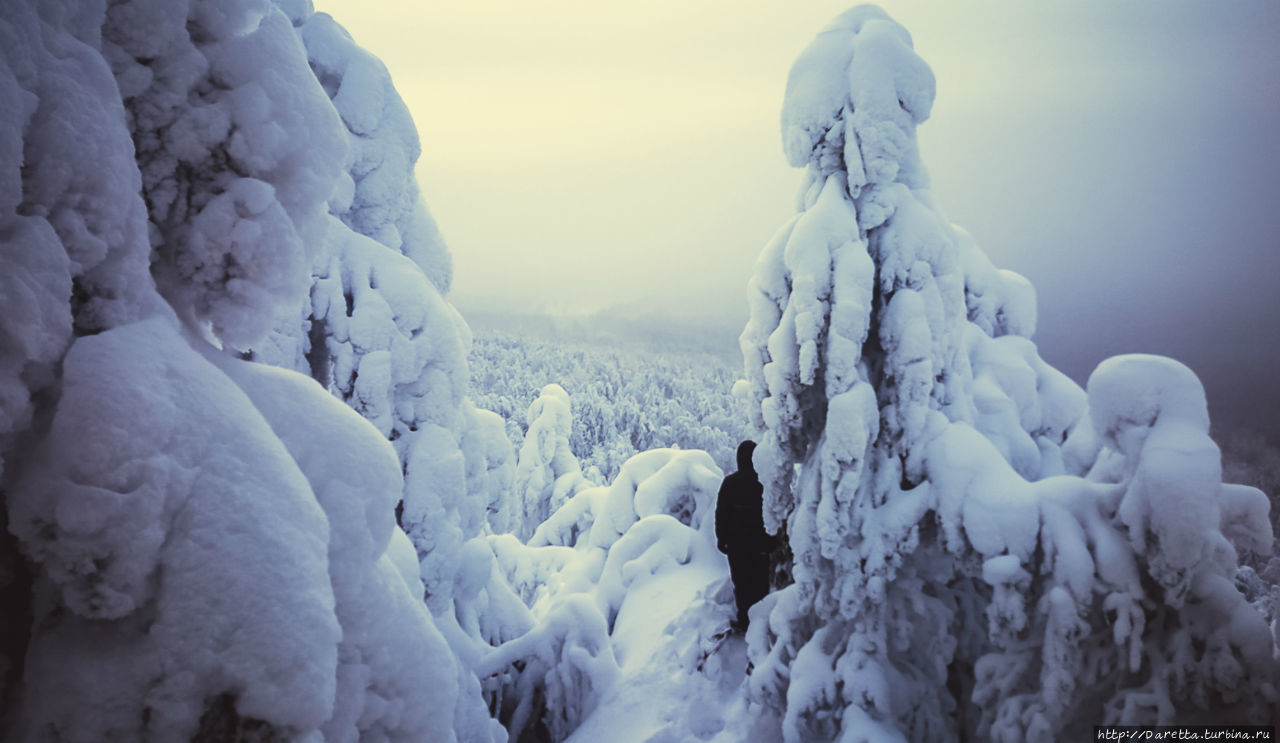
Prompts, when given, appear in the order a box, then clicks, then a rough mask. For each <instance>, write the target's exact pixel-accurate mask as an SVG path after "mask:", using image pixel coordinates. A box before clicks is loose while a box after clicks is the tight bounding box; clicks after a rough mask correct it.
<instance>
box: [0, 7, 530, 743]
mask: <svg viewBox="0 0 1280 743" xmlns="http://www.w3.org/2000/svg"><path fill="white" fill-rule="evenodd" d="M0 40H2V42H3V43H0V100H2V101H4V105H0V118H2V119H3V125H0V241H2V242H3V250H2V251H0V291H2V292H3V296H4V299H5V308H6V312H5V313H4V316H3V318H0V339H3V346H2V348H0V463H2V464H3V469H2V470H0V472H2V473H3V478H4V479H3V481H2V483H3V484H2V485H0V487H2V488H3V490H0V496H2V499H3V509H2V510H3V523H4V524H5V526H6V533H7V534H6V537H5V540H4V542H3V544H2V545H0V566H2V567H3V571H2V572H3V577H0V591H2V592H3V593H2V594H0V595H3V597H4V599H5V609H4V622H3V626H4V628H5V629H6V638H5V643H4V645H3V646H2V647H0V652H3V654H4V657H3V658H2V659H0V661H2V662H0V672H2V673H3V674H4V677H3V689H2V690H0V699H3V700H4V701H3V708H2V709H0V720H3V724H4V725H5V727H6V729H5V730H3V731H0V737H5V738H6V739H9V738H12V739H15V740H62V741H101V740H163V741H168V740H187V739H197V740H214V739H216V740H250V739H252V740H286V739H287V740H308V741H318V740H330V741H354V740H412V741H419V740H454V739H459V740H499V739H501V738H502V737H503V731H502V730H501V728H500V726H499V725H498V724H497V723H496V722H494V721H492V720H490V719H489V717H488V714H487V712H486V710H485V708H484V703H483V700H482V698H481V696H480V693H479V691H480V690H479V682H478V680H477V679H476V677H475V676H474V674H473V673H472V671H471V666H470V664H469V663H466V662H459V661H458V659H457V657H456V655H455V650H454V649H452V648H451V646H450V645H449V643H448V642H447V641H446V639H445V636H444V634H442V631H441V630H442V629H443V630H446V631H452V628H451V627H450V626H449V625H448V623H447V622H446V623H444V624H443V625H442V624H441V623H440V622H439V621H438V620H437V619H436V618H434V617H433V616H432V614H431V613H430V612H429V611H428V610H427V608H426V606H425V605H424V604H423V603H422V597H423V595H424V593H425V592H426V591H427V590H432V591H434V594H433V595H436V596H439V595H441V594H445V595H446V597H447V591H448V586H449V584H450V582H451V581H452V575H451V574H450V571H456V569H457V564H456V561H457V552H456V550H454V551H452V552H451V551H450V550H448V549H442V548H439V547H442V546H444V545H446V544H449V543H450V542H452V543H454V544H456V545H460V544H461V542H462V541H463V539H464V538H466V537H469V536H471V535H473V534H478V533H480V532H481V531H482V530H483V529H484V524H485V520H486V515H487V512H488V511H489V510H492V509H491V506H492V503H493V502H494V501H495V500H496V497H495V494H496V493H499V492H506V491H507V490H509V488H510V483H511V478H512V474H513V469H514V458H513V456H512V452H511V447H510V444H509V442H507V441H506V438H505V436H503V434H502V421H501V420H500V419H499V418H498V417H497V416H495V415H493V414H488V413H484V412H482V411H477V410H476V409H474V407H473V406H471V405H470V404H469V403H467V402H466V400H465V398H464V397H463V393H464V392H465V383H466V378H467V371H466V362H465V358H466V353H467V345H468V342H469V341H468V333H467V331H466V328H465V325H464V324H463V323H461V321H460V320H459V319H458V317H457V313H456V312H454V311H453V309H452V307H451V306H449V305H448V303H447V302H445V301H444V300H443V299H442V298H441V296H440V292H441V291H443V290H444V289H446V288H447V285H448V275H449V268H448V257H447V252H446V251H445V250H444V247H443V243H442V242H441V241H440V240H439V237H438V234H437V233H436V231H435V228H434V225H433V223H432V222H431V220H430V217H429V216H428V215H427V213H426V211H425V207H423V206H422V204H421V202H420V199H419V198H418V196H417V193H416V186H414V184H413V178H412V165H413V161H414V159H415V158H416V156H417V152H418V150H417V140H416V134H414V133H413V130H412V125H411V123H410V122H409V120H408V116H407V114H406V113H405V111H404V107H403V104H402V103H400V101H399V98H398V97H397V96H395V94H394V91H393V89H392V88H391V85H390V80H389V78H388V77H387V76H386V73H385V70H383V69H382V68H381V66H380V65H379V64H378V63H377V62H376V60H373V59H372V58H371V57H369V56H368V55H367V54H365V53H364V52H362V51H360V50H359V49H358V47H355V45H354V44H353V43H352V42H351V40H350V39H349V37H346V36H345V34H344V33H343V32H342V31H341V29H340V28H339V27H338V26H337V25H336V24H334V23H333V22H332V20H331V19H328V18H327V17H326V16H322V15H313V14H312V13H311V9H310V6H309V3H306V2H289V3H282V4H281V5H280V6H277V5H276V4H273V3H271V2H267V1H265V0H238V1H237V2H234V3H227V2H213V1H208V2H205V1H193V2H189V3H188V2H182V3H167V2H155V1H154V0H132V1H123V2H113V3H110V5H109V7H104V5H103V4H95V3H78V2H70V1H67V2H61V1H56V2H46V1H45V0H40V2H38V3H37V2H34V1H32V2H28V1H27V0H15V1H14V2H6V3H3V4H0ZM304 42H305V44H304ZM346 76H350V77H351V79H352V82H351V84H350V85H348V86H344V85H343V81H344V80H345V79H346ZM318 78H319V79H318ZM343 90H347V91H348V92H347V93H345V94H344V93H343ZM330 310H332V311H330ZM312 341H315V343H312ZM247 359H253V361H249V360H247ZM260 361H268V362H271V363H275V364H278V365H281V366H284V367H288V368H286V369H276V368H271V367H269V366H266V365H264V364H262V363H255V362H260ZM290 369H292V370H290ZM297 371H303V372H306V373H307V374H308V375H314V376H316V377H317V378H319V379H320V380H321V381H322V382H323V383H325V384H328V385H329V386H330V387H331V388H332V389H333V390H334V391H335V392H338V393H339V396H340V397H341V401H340V400H339V399H335V397H334V396H332V395H329V394H327V393H326V392H325V390H324V388H323V387H321V386H318V385H316V384H315V383H314V382H313V381H312V380H311V379H308V378H307V376H304V375H302V374H298V373H297ZM343 401H345V402H347V403H349V405H350V407H348V405H344V404H343ZM350 408H354V409H355V412H353V411H352V410H351V409H350ZM357 413H359V415H358V414H357ZM362 416H363V417H362ZM410 432H412V433H416V434H417V435H416V436H410V435H408V433H410ZM388 439H392V440H394V442H395V444H394V445H393V444H392V443H389V442H388ZM397 449H398V450H397ZM406 494H407V495H406ZM464 496H465V497H464ZM402 498H403V499H404V500H405V501H406V507H405V511H406V513H407V514H409V515H410V517H413V518H416V519H417V520H416V521H414V520H413V518H410V519H409V520H407V522H406V523H408V524H410V526H411V527H417V528H416V531H415V534H416V535H417V536H418V537H419V543H418V545H417V546H418V551H420V552H433V555H434V556H435V559H436V560H437V561H436V562H430V561H427V564H424V565H423V566H422V567H423V568H429V569H427V570H426V571H425V577H426V579H427V585H424V584H423V581H422V580H421V579H420V577H419V566H418V564H417V563H418V560H417V558H416V556H414V554H413V553H414V548H413V546H411V545H410V544H409V541H408V539H407V538H406V536H405V535H404V533H403V532H401V531H400V529H399V528H397V526H396V524H395V516H394V513H395V505H396V503H397V501H399V500H401V499H402ZM427 523H430V524H431V528H423V526H422V525H423V524H427ZM8 534H11V535H12V539H10V538H9V536H8ZM423 540H427V541H430V540H435V542H434V544H433V545H428V546H424V544H423ZM19 554H20V555H21V557H19ZM430 568H434V569H435V571H436V572H432V570H431V569H430ZM440 603H442V604H443V605H444V607H445V608H446V609H447V608H448V607H449V604H448V602H447V601H442V602H440ZM448 618H449V619H450V620H451V619H452V613H451V612H450V613H449V614H448Z"/></svg>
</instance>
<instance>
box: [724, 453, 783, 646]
mask: <svg viewBox="0 0 1280 743" xmlns="http://www.w3.org/2000/svg"><path fill="white" fill-rule="evenodd" d="M755 448H756V442H754V441H744V442H742V443H741V444H739V445H738V471H737V472H734V473H733V474H731V475H729V476H728V477H726V478H724V482H723V483H721V484H720V493H719V494H718V495H717V496H716V541H717V543H718V544H717V546H718V547H719V548H720V551H721V552H723V553H725V554H726V555H728V556H729V577H730V578H732V579H733V597H734V599H735V600H736V601H737V604H738V617H737V619H736V620H735V621H734V622H733V628H734V629H735V630H738V631H744V630H746V628H747V609H749V608H750V607H751V605H752V604H754V603H755V602H757V601H759V600H760V599H762V598H764V597H765V595H766V594H768V593H769V552H770V551H771V550H772V549H773V547H774V538H773V537H771V536H769V533H768V532H766V531H765V530H764V509H763V497H764V486H762V485H761V484H760V478H759V476H758V475H756V469H755V466H754V465H753V464H752V463H751V454H752V452H754V451H755Z"/></svg>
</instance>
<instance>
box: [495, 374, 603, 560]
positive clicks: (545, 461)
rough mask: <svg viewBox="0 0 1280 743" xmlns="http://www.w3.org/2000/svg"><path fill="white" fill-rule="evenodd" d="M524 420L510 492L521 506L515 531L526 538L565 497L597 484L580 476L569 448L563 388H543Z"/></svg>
mask: <svg viewBox="0 0 1280 743" xmlns="http://www.w3.org/2000/svg"><path fill="white" fill-rule="evenodd" d="M525 422H526V423H527V424H528V429H527V433H526V434H525V437H524V444H523V445H522V446H521V447H520V458H519V459H518V460H517V461H516V490H515V494H514V495H515V497H516V498H518V499H519V500H520V505H521V517H520V525H521V526H520V529H519V530H518V531H517V532H516V533H517V535H518V536H519V537H520V538H521V539H523V540H528V539H529V537H530V536H532V534H533V530H534V529H536V528H538V525H539V524H541V523H542V522H543V521H546V519H547V517H548V516H550V515H551V514H552V513H554V512H555V511H556V510H557V509H559V508H560V506H561V505H563V504H564V502H565V501H566V500H568V499H569V498H571V497H572V496H573V495H574V494H575V493H577V492H578V491H580V490H582V489H583V488H586V487H590V486H591V485H593V484H598V483H592V482H591V481H590V480H588V479H587V478H586V477H584V476H583V474H582V468H581V467H580V466H579V465H578V459H577V458H576V457H574V456H573V452H572V451H570V450H569V431H570V430H571V429H572V427H573V413H572V410H571V403H570V401H569V395H568V394H567V393H565V391H564V388H563V387H561V386H560V385H558V384H549V385H547V386H546V387H543V388H542V392H540V393H539V394H538V399H536V400H534V401H533V404H532V405H530V406H529V411H528V412H527V413H525Z"/></svg>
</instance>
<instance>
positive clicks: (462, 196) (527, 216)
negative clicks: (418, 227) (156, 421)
mask: <svg viewBox="0 0 1280 743" xmlns="http://www.w3.org/2000/svg"><path fill="white" fill-rule="evenodd" d="M899 5H901V6H902V7H897V8H891V9H890V10H891V12H894V13H895V14H896V15H898V16H899V20H901V21H903V22H904V23H908V25H910V18H911V17H912V16H913V15H914V16H917V17H919V18H920V19H925V20H927V23H924V22H923V21H922V22H921V24H919V25H925V26H926V29H925V31H926V32H927V31H928V29H929V28H934V29H938V28H946V27H947V26H949V25H951V24H953V23H955V22H958V21H960V20H961V19H963V18H964V17H965V13H961V12H955V11H948V10H945V8H947V7H948V6H946V5H940V6H937V7H934V6H931V5H930V4H927V3H918V2H916V3H909V4H901V3H900V4H899ZM846 6H847V3H845V2H843V1H837V2H832V1H830V0H820V1H818V2H809V3H783V2H749V1H748V2H741V1H738V2H729V1H728V0H712V1H707V2H681V1H678V0H653V1H650V2H569V1H568V0H555V1H552V2H514V1H511V0H481V1H477V2H465V3H463V2H444V3H434V4H422V3H414V2H386V1H375V0H360V1H359V2H354V1H352V0H320V1H319V2H317V3H316V7H317V9H318V10H322V11H326V12H330V13H331V14H333V15H334V16H335V17H336V18H337V19H338V20H339V22H341V23H342V24H343V25H345V26H346V27H347V28H348V30H349V31H351V33H352V34H353V36H354V37H355V38H356V40H357V41H358V42H359V43H361V44H362V45H364V46H365V47H367V48H369V49H371V50H372V51H373V52H374V53H376V54H378V55H379V56H380V57H381V58H382V59H383V61H384V62H385V63H386V64H387V66H388V68H389V69H390V70H391V73H392V77H393V79H394V81H395V83H396V86H397V88H398V90H399V91H400V93H401V95H402V96H403V97H404V98H405V100H406V102H407V103H408V105H409V107H410V110H411V111H412V112H413V114H414V118H415V121H416V122H417V125H418V129H419V132H420V134H421V138H422V142H423V156H422V159H421V161H420V165H419V178H420V180H421V182H422V185H423V190H424V194H425V196H426V199H427V203H428V206H429V207H430V208H431V209H432V212H433V213H434V214H435V216H436V218H437V220H438V221H439V223H440V226H441V229H442V231H443V232H444V234H445V237H446V239H447V240H448V242H449V244H450V246H451V249H452V251H453V254H454V261H455V266H456V271H455V276H456V279H455V282H456V283H455V300H456V301H458V302H459V303H460V304H461V305H463V306H467V305H474V304H477V303H485V304H490V303H493V304H498V305H503V304H507V303H510V304H512V305H515V306H519V307H526V308H528V307H539V308H543V309H551V310H555V311H570V312H572V311H585V310H591V309H595V308H598V307H601V306H604V305H607V304H609V303H612V302H617V301H625V300H628V299H634V298H637V297H643V296H645V295H649V294H657V293H669V292H674V293H676V294H681V295H693V294H700V293H704V292H706V293H708V294H709V295H710V296H711V297H712V299H711V300H709V301H707V302H703V303H701V304H702V305H703V306H702V307H701V310H702V311H705V312H708V313H713V314H726V315H733V316H736V315H737V314H738V313H739V312H740V311H741V306H740V305H741V304H742V299H741V298H742V296H743V290H742V287H743V286H744V285H745V283H746V279H747V277H748V276H749V274H750V271H751V268H752V266H753V265H754V261H755V256H756V254H757V253H758V252H759V249H760V247H761V246H762V245H763V244H764V242H765V241H766V240H767V239H768V238H769V236H770V235H771V234H772V233H773V231H774V230H775V229H777V228H778V227H779V226H780V225H781V224H782V222H783V221H784V220H785V219H786V218H787V216H789V215H790V213H791V211H792V204H793V201H794V191H795V187H796V183H797V175H796V174H795V173H794V172H793V171H791V170H790V169H789V168H787V167H786V165H785V163H784V161H783V158H782V154H781V148H780V145H779V143H778V142H779V135H778V131H777V130H778V124H777V122H778V113H779V107H780V105H781V99H782V92H783V88H784V85H785V81H786V75H787V71H788V69H789V68H790V64H791V62H792V60H793V59H794V58H795V56H796V55H797V54H798V53H799V51H800V50H801V49H802V48H803V47H804V45H805V44H807V43H808V41H809V39H811V38H812V37H813V35H814V34H815V33H816V32H817V31H818V30H819V29H820V28H821V27H822V26H823V25H824V24H825V23H826V22H827V21H828V20H830V18H832V17H834V16H835V15H836V14H838V13H839V12H841V11H842V10H844V9H845V7H846ZM940 9H943V10H940ZM940 13H941V15H939V14H940ZM913 32H915V30H914V29H913ZM965 43H966V42H965V41H964V39H962V38H960V37H956V36H952V35H949V34H938V35H937V36H936V38H929V39H918V40H917V44H918V45H921V44H925V45H926V46H928V47H930V49H922V51H926V53H927V52H928V51H930V50H932V51H933V52H934V54H935V55H937V56H943V57H945V58H947V59H951V60H953V61H951V62H949V63H948V65H947V68H946V69H945V70H940V71H939V78H940V80H941V81H942V84H940V86H939V88H940V95H939V101H940V104H939V105H938V106H937V107H935V111H938V112H939V116H945V115H946V114H948V113H954V112H956V111H959V110H961V109H962V108H964V107H965V105H966V104H965V101H964V99H963V98H961V97H959V96H956V95H954V92H953V93H952V95H950V96H949V95H948V91H956V90H957V89H960V88H961V87H963V88H965V89H967V90H969V91H970V92H973V91H974V90H977V89H980V88H981V87H982V86H983V85H984V84H985V83H984V82H983V81H984V80H985V74H986V73H988V72H989V68H990V67H991V66H992V65H993V64H998V63H999V60H998V59H993V58H989V57H975V56H972V55H967V56H966V55H964V54H963V53H962V52H963V50H964V47H965ZM955 59H959V60H960V61H959V62H956V61H954V60H955ZM1007 73H1008V75H1012V76H1014V77H1016V76H1017V73H1018V70H1017V69H1016V68H1014V67H1010V68H1009V69H1008V70H1007ZM965 77H967V78H968V80H964V79H963V78H965ZM956 78H960V81H959V82H956V83H954V84H951V85H948V84H947V83H949V82H951V81H952V80H953V79H956ZM975 97H976V96H975ZM673 267H675V268H676V269H677V270H676V271H674V272H673V271H672V270H671V269H672V268H673Z"/></svg>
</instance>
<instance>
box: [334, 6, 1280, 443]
mask: <svg viewBox="0 0 1280 743" xmlns="http://www.w3.org/2000/svg"><path fill="white" fill-rule="evenodd" d="M848 5H849V4H848V3H845V2H830V1H828V0H815V1H809V2H782V1H781V0H774V1H770V2H763V1H751V0H733V1H732V2H730V1H729V0H643V1H640V0H636V1H634V2H633V1H631V0H627V1H626V2H616V1H614V0H610V1H609V2H570V1H568V0H550V1H547V0H539V1H538V2H530V1H529V0H465V1H464V0H447V1H441V2H433V3H419V2H411V1H408V0H405V1H403V2H379V1H377V0H358V1H357V0H316V7H317V9H318V10H322V11H328V12H330V13H332V14H333V15H334V16H335V17H336V18H337V19H338V20H339V21H340V22H341V23H343V25H345V26H346V27H347V28H348V29H349V30H350V31H351V32H352V34H353V35H354V36H355V38H356V40H357V41H358V42H360V43H361V44H362V45H364V46H365V47H367V48H369V49H371V50H372V51H373V52H374V53H376V54H378V55H379V56H380V57H381V58H382V59H383V61H384V62H385V63H386V64H387V66H388V67H389V69H390V70H391V74H392V77H393V79H394V81H395V83H396V86H397V88H398V89H399V91H400V93H401V95H402V96H403V97H404V98H405V100H406V102H407V103H408V105H409V108H410V110H411V111H412V112H413V115H414V118H415V120H416V122H417V125H418V129H419V132H420V134H421V138H422V145H423V156H422V159H421V161H420V163H419V168H418V173H419V179H420V181H421V183H422V187H423V191H424V195H425V198H426V200H427V204H428V206H429V207H430V209H431V210H432V212H433V214H434V215H435V217H436V219H437V221H438V222H439V224H440V228H441V230H442V231H443V233H444V235H445V238H446V240H447V242H448V243H449V245H450V248H451V250H452V252H453V256H454V268H455V283H454V290H453V295H452V296H453V299H454V301H455V303H457V304H458V305H459V307H460V308H461V309H462V310H463V311H464V314H465V312H466V311H467V309H469V308H475V307H496V308H499V309H518V310H543V311H554V312H566V313H572V312H586V311H591V310H595V309H599V308H601V307H604V306H606V305H609V304H613V303H619V302H627V301H632V300H638V299H643V298H646V297H654V296H660V297H664V298H669V299H668V301H669V302H672V303H675V302H679V303H680V305H681V306H682V307H684V308H686V310H687V311H688V312H696V313H698V314H701V315H705V316H709V317H726V316H727V317H729V318H731V319H735V318H736V319H742V318H745V312H746V310H745V300H744V287H745V285H746V282H747V278H748V277H749V275H750V273H751V270H752V267H753V264H754V262H755V258H756V256H757V255H758V253H759V251H760V249H761V248H762V247H763V246H764V244H765V242H766V241H767V240H768V239H769V237H770V236H771V235H772V234H773V232H774V231H775V230H777V229H778V228H779V227H780V226H781V225H782V224H783V222H784V221H785V220H786V219H787V218H788V217H789V216H790V214H791V213H792V212H793V210H794V201H795V191H796V188H797V185H798V183H799V173H798V171H794V170H792V169H790V168H788V167H787V166H786V163H785V161H784V159H783V156H782V151H781V145H780V135H779V131H778V113H779V108H780V105H781V100H782V93H783V89H784V87H785V82H786V75H787V71H788V69H789V68H790V65H791V62H792V61H793V60H794V59H795V57H796V55H797V54H799V52H800V51H801V49H803V48H804V46H805V45H806V44H807V43H808V41H809V40H810V39H811V38H812V37H813V35H814V34H815V33H816V32H817V31H818V30H819V29H820V28H821V27H822V26H823V25H824V24H825V23H826V22H827V21H828V20H829V19H830V18H832V17H834V16H835V15H836V14H838V13H839V12H841V11H843V10H844V9H845V8H846V7H848ZM882 5H883V7H884V8H885V9H886V10H887V11H888V12H889V13H890V14H891V15H892V16H894V18H895V19H897V20H898V21H899V22H901V23H902V24H903V25H905V26H906V27H907V28H908V29H909V30H910V32H911V34H912V35H913V37H914V40H915V47H916V51H917V52H918V53H919V54H920V55H921V56H922V57H923V58H924V59H925V60H926V61H927V62H928V63H929V64H930V65H931V66H932V67H933V70H934V74H935V76H936V77H937V82H938V96H937V100H936V102H935V104H934V108H933V117H932V118H931V119H930V120H929V121H928V122H926V123H925V124H924V125H923V126H922V127H921V129H920V143H921V150H922V154H923V157H924V161H925V164H926V165H927V167H928V168H929V170H930V172H931V174H932V176H933V186H934V192H935V195H936V197H937V200H938V202H939V203H940V204H941V206H942V207H943V209H944V210H945V211H946V212H947V216H948V217H949V218H950V219H951V220H952V221H954V222H956V223H957V224H960V225H962V226H963V227H965V228H966V229H968V230H969V231H970V232H971V233H972V234H973V235H974V236H975V238H976V239H977V240H978V242H979V244H980V245H981V246H982V247H983V248H984V249H985V250H986V252H987V253H988V254H989V255H990V256H991V258H992V260H993V261H995V263H996V264H997V265H998V266H1001V267H1004V268H1010V269H1013V270H1015V271H1018V272H1020V273H1022V274H1024V275H1026V276H1027V277H1029V278H1030V279H1031V280H1032V282H1033V283H1034V284H1035V285H1036V287H1037V289H1038V290H1039V311H1040V330H1039V332H1038V334H1037V338H1036V339H1037V341H1038V343H1039V344H1040V346H1041V349H1042V353H1043V354H1044V355H1045V357H1046V358H1047V359H1048V360H1050V361H1051V362H1052V363H1054V364H1055V365H1057V366H1058V367H1059V368H1062V369H1063V370H1064V371H1067V372H1068V373H1070V374H1072V375H1073V376H1075V377H1076V378H1077V379H1078V380H1079V381H1081V382H1083V381H1084V379H1085V378H1086V377H1087V375H1088V373H1089V371H1090V370H1092V368H1093V367H1094V365H1096V363H1097V362H1098V361H1099V360H1101V359H1102V358H1104V357H1106V356H1109V355H1112V354H1115V353H1123V352H1151V353H1163V354H1166V355H1171V356H1174V357H1176V358H1179V359H1180V360H1182V361H1184V362H1186V363H1188V364H1189V365H1190V366H1191V367H1192V368H1193V369H1195V370H1196V371H1197V373H1199V374H1200V376H1201V377H1202V378H1203V379H1205V381H1206V383H1207V386H1208V387H1209V388H1210V398H1211V405H1212V407H1213V412H1214V414H1215V419H1228V418H1230V419H1233V422H1234V421H1236V420H1238V421H1244V422H1247V423H1249V424H1251V425H1253V426H1254V427H1256V428H1260V429H1268V430H1270V431H1273V432H1274V431H1277V430H1278V429H1280V421H1278V419H1280V402H1278V401H1280V394H1277V393H1276V392H1273V391H1271V390H1272V387H1275V386H1277V385H1276V384H1275V383H1274V382H1273V381H1272V377H1273V376H1275V375H1276V374H1277V373H1280V300H1278V299H1277V294H1276V291H1275V285H1276V281H1277V263H1278V259H1277V252H1278V251H1277V248H1280V244H1278V243H1280V238H1278V237H1277V236H1278V235H1280V2H1276V1H1275V0H1204V1H1199V2H1190V1H1187V0H1171V1H1165V2H1155V1H1154V0H1148V1H1144V2H1138V1H1136V0H1092V1H1087V2H1081V1H1079V0H1073V1H1072V2H1056V1H1055V2H1035V3H1031V2H1014V1H1007V2H897V1H893V2H886V3H883V4H882Z"/></svg>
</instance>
